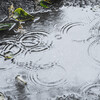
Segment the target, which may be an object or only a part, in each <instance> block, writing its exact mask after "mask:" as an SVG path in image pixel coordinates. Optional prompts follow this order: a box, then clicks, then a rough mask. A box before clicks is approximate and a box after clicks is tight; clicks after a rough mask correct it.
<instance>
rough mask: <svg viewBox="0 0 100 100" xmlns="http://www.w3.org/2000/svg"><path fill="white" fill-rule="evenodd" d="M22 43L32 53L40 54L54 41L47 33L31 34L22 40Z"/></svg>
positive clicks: (25, 35) (24, 36)
mask: <svg viewBox="0 0 100 100" xmlns="http://www.w3.org/2000/svg"><path fill="white" fill-rule="evenodd" d="M20 43H21V44H22V45H23V46H24V48H26V49H28V50H29V51H31V52H40V51H43V50H46V49H48V48H49V47H50V46H51V44H52V41H51V40H50V38H49V35H48V33H46V32H30V33H28V34H24V35H23V36H22V37H21V38H20Z"/></svg>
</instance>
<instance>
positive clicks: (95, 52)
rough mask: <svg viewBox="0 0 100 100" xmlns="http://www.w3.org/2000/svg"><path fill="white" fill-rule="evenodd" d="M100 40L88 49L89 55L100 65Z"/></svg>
mask: <svg viewBox="0 0 100 100" xmlns="http://www.w3.org/2000/svg"><path fill="white" fill-rule="evenodd" d="M99 51H100V39H99V40H98V39H97V40H95V41H94V42H92V43H91V44H90V45H89V47H88V55H89V56H90V57H91V58H92V59H93V60H94V61H95V62H97V63H98V64H100V52H99Z"/></svg>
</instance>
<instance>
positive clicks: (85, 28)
mask: <svg viewBox="0 0 100 100" xmlns="http://www.w3.org/2000/svg"><path fill="white" fill-rule="evenodd" d="M34 14H35V13H33V15H34ZM35 15H36V16H37V17H40V19H39V20H38V21H36V22H31V23H30V22H29V23H26V25H25V31H26V33H21V34H20V33H18V34H15V35H14V34H12V35H13V36H12V35H11V34H10V35H6V37H5V36H4V37H5V38H4V39H1V40H0V91H1V92H3V93H4V94H5V95H6V96H8V97H9V98H10V99H11V100H33V99H34V100H99V99H100V95H99V92H100V86H99V85H100V84H99V82H98V80H97V77H98V74H100V70H98V68H99V67H98V66H99V63H100V61H99V58H100V57H99V48H100V47H99V42H100V39H99V31H100V24H99V22H98V21H99V17H100V14H99V13H98V11H97V12H93V11H91V10H90V8H89V7H87V8H84V9H83V8H79V7H62V8H60V9H59V10H57V11H51V10H50V11H48V12H37V13H36V14H35ZM5 33H6V32H5ZM2 35H4V33H3V34H2ZM7 36H9V37H7ZM75 41H77V42H75ZM80 41H81V42H80ZM84 41H86V42H84ZM83 42H84V43H83ZM9 52H10V53H12V54H13V57H12V58H11V59H7V60H5V54H6V55H7V53H9ZM10 56H11V55H10ZM91 58H92V60H94V61H95V62H97V63H98V64H95V62H92V60H91ZM91 62H92V63H91ZM17 75H20V76H21V77H22V78H23V79H24V80H25V82H27V85H25V86H24V85H22V84H20V82H17V81H16V80H15V77H16V76H17ZM91 83H92V85H91ZM93 83H94V84H93ZM85 85H86V87H85ZM81 87H82V89H81Z"/></svg>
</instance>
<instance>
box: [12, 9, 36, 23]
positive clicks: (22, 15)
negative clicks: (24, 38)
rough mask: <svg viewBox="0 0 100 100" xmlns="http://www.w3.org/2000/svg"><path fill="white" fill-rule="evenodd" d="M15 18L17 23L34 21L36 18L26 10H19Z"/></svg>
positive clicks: (14, 15)
mask: <svg viewBox="0 0 100 100" xmlns="http://www.w3.org/2000/svg"><path fill="white" fill-rule="evenodd" d="M13 18H14V19H16V20H17V21H22V22H23V21H29V20H34V17H33V16H32V15H30V14H28V13H27V12H26V11H25V10H23V9H22V8H17V9H16V10H15V11H14V13H13Z"/></svg>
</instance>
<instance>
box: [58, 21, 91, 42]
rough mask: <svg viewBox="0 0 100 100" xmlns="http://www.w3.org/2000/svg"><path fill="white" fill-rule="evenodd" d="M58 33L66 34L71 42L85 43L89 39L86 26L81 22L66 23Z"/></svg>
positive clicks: (89, 35)
mask: <svg viewBox="0 0 100 100" xmlns="http://www.w3.org/2000/svg"><path fill="white" fill-rule="evenodd" d="M60 32H61V34H64V35H65V34H67V36H69V37H70V39H71V40H72V41H76V42H85V41H88V39H90V38H91V34H89V30H88V28H87V25H85V23H82V22H75V23H68V24H66V25H64V26H63V27H62V28H61V30H60Z"/></svg>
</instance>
